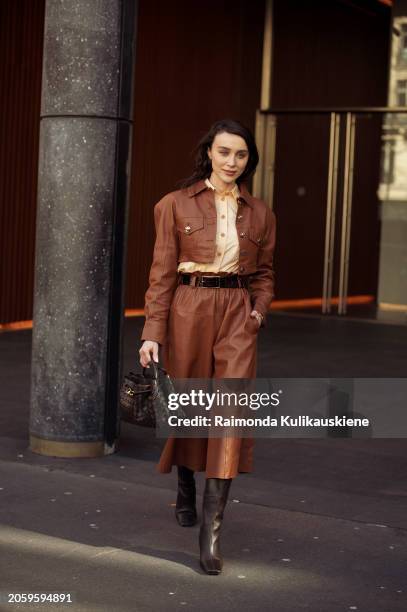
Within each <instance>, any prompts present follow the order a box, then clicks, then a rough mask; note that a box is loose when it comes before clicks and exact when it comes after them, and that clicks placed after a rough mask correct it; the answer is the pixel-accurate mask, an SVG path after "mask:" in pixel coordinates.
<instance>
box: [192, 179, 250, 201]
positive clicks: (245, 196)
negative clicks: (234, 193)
mask: <svg viewBox="0 0 407 612" xmlns="http://www.w3.org/2000/svg"><path fill="white" fill-rule="evenodd" d="M204 189H209V187H208V186H207V185H206V183H205V179H200V180H199V181H197V182H196V183H193V185H190V186H189V187H187V190H186V191H187V194H188V195H189V197H190V198H192V196H194V195H196V194H197V193H200V192H201V191H203V190H204ZM239 191H240V197H239V198H238V201H239V200H243V202H245V203H246V204H248V205H249V206H250V208H253V207H254V200H253V196H252V195H251V194H250V193H249V191H248V189H247V187H246V184H245V183H239Z"/></svg>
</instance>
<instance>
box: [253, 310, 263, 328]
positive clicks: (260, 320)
mask: <svg viewBox="0 0 407 612" xmlns="http://www.w3.org/2000/svg"><path fill="white" fill-rule="evenodd" d="M250 316H251V317H254V318H255V319H256V320H257V323H258V324H259V329H260V327H261V324H262V323H263V315H262V314H260V312H257V310H252V311H251V313H250Z"/></svg>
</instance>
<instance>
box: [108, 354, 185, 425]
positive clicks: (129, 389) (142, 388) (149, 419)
mask: <svg viewBox="0 0 407 612" xmlns="http://www.w3.org/2000/svg"><path fill="white" fill-rule="evenodd" d="M174 392H175V391H174V385H173V383H172V380H171V378H170V376H169V375H168V374H167V372H166V371H165V370H164V368H163V367H162V366H161V365H159V364H158V363H157V362H155V361H151V362H150V364H149V367H148V368H143V373H142V374H135V373H134V372H129V374H127V376H125V377H124V381H123V383H122V386H121V388H120V411H121V419H122V420H123V421H126V422H128V423H132V424H133V425H141V426H142V427H157V425H160V424H162V425H164V424H165V425H167V424H168V417H169V416H170V414H171V411H170V410H169V408H168V396H169V394H170V393H174ZM177 412H178V416H181V415H180V414H179V411H177Z"/></svg>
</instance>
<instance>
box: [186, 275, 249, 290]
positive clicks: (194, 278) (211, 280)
mask: <svg viewBox="0 0 407 612" xmlns="http://www.w3.org/2000/svg"><path fill="white" fill-rule="evenodd" d="M179 282H180V285H192V286H194V287H210V288H212V287H216V288H222V287H223V288H237V287H246V288H247V287H248V280H247V277H245V276H239V275H238V274H230V275H229V276H203V275H202V276H201V275H192V274H180V281H179Z"/></svg>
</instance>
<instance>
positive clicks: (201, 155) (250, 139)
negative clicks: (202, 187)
mask: <svg viewBox="0 0 407 612" xmlns="http://www.w3.org/2000/svg"><path fill="white" fill-rule="evenodd" d="M223 132H227V133H229V134H236V135H237V136H241V137H242V138H243V140H244V141H245V143H246V145H247V148H248V150H249V159H248V160H247V165H246V168H245V169H244V172H242V174H241V175H240V176H239V177H238V178H237V179H236V183H238V184H239V183H242V182H243V181H246V180H247V179H248V178H250V176H251V175H252V174H253V173H254V171H255V170H256V167H257V164H258V163H259V153H258V151H257V147H256V142H255V140H254V136H253V134H252V132H251V131H250V130H249V128H247V127H246V126H244V125H242V124H241V123H239V121H235V120H234V119H221V120H220V121H216V122H215V123H213V124H212V125H211V127H210V129H209V131H208V132H207V133H206V134H205V135H204V136H203V137H202V138H201V140H200V141H199V142H198V144H197V146H196V147H195V149H194V150H193V153H194V155H195V168H194V171H193V173H192V174H191V176H189V177H188V178H186V179H182V180H181V181H178V185H179V187H180V188H181V189H185V188H186V187H189V185H193V184H194V183H196V182H197V181H199V180H200V179H205V178H209V176H210V175H211V172H212V162H211V160H210V159H209V157H208V153H207V150H208V148H210V147H211V146H212V143H213V141H214V139H215V136H216V134H221V133H223Z"/></svg>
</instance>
